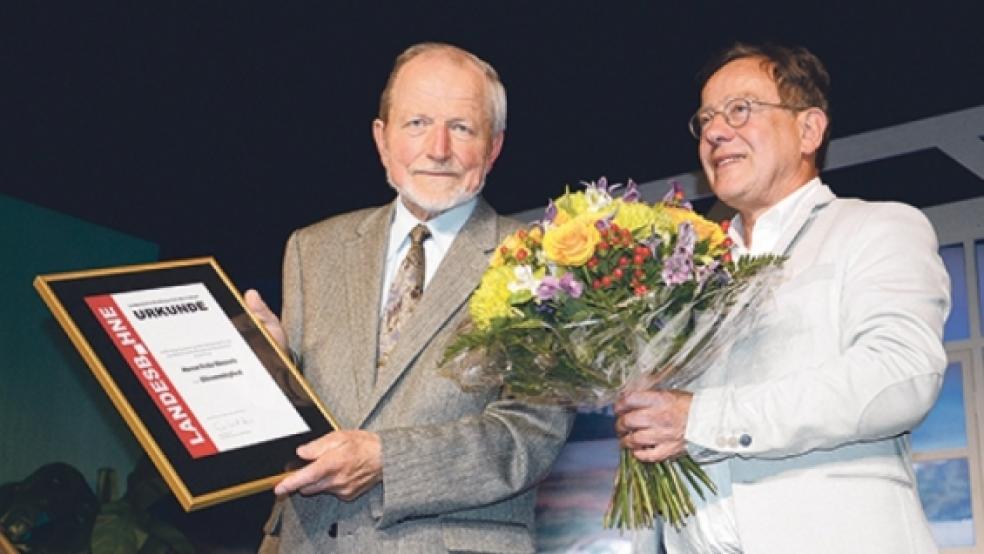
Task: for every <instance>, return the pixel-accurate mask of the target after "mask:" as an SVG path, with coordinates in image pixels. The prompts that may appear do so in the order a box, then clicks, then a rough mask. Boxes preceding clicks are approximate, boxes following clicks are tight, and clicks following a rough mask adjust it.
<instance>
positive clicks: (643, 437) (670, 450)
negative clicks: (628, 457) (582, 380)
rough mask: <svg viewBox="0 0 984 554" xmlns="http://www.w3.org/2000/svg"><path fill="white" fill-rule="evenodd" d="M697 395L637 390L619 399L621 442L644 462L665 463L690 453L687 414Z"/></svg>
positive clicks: (617, 422) (617, 405) (617, 424)
mask: <svg viewBox="0 0 984 554" xmlns="http://www.w3.org/2000/svg"><path fill="white" fill-rule="evenodd" d="M692 398H693V394H691V393H689V392H683V391H664V390H655V391H636V392H630V393H628V394H626V395H624V396H622V397H621V398H619V399H618V401H617V402H615V414H616V415H617V416H618V419H617V420H615V434H616V435H617V436H618V437H619V444H620V445H621V446H622V447H623V448H628V449H629V450H631V451H632V455H633V456H635V457H636V458H637V459H639V460H641V461H643V462H661V461H663V460H669V459H672V458H676V457H678V456H680V455H682V454H685V453H686V447H687V441H686V439H684V435H685V434H686V431H687V417H688V416H689V415H690V401H691V399H692Z"/></svg>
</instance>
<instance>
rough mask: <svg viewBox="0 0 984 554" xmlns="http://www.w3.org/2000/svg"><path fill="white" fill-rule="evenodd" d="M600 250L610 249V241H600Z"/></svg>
mask: <svg viewBox="0 0 984 554" xmlns="http://www.w3.org/2000/svg"><path fill="white" fill-rule="evenodd" d="M598 250H602V251H604V250H608V243H607V242H605V241H601V242H599V243H598Z"/></svg>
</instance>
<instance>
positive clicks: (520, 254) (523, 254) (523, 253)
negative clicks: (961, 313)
mask: <svg viewBox="0 0 984 554" xmlns="http://www.w3.org/2000/svg"><path fill="white" fill-rule="evenodd" d="M526 256H527V254H526V249H525V248H520V249H519V250H517V251H516V259H517V260H519V261H523V260H525V259H526Z"/></svg>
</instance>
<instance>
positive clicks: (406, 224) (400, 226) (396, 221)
mask: <svg viewBox="0 0 984 554" xmlns="http://www.w3.org/2000/svg"><path fill="white" fill-rule="evenodd" d="M394 202H396V209H395V210H394V211H393V224H392V225H391V226H390V236H389V244H388V245H387V248H386V259H387V260H389V259H391V258H392V257H393V256H394V255H396V253H397V252H398V251H399V250H400V248H401V247H402V246H403V244H404V242H405V241H407V240H409V239H408V238H407V237H408V236H409V235H410V231H411V230H413V228H414V227H416V226H417V224H418V223H423V224H424V225H426V226H427V229H428V230H429V231H430V234H431V240H433V244H434V246H436V247H437V249H438V250H439V251H440V252H441V253H442V254H443V253H445V252H447V251H448V248H450V247H451V243H452V242H454V237H455V236H456V235H457V234H458V231H460V230H461V228H462V227H464V225H465V222H466V221H468V218H469V217H470V216H471V214H472V212H473V211H474V210H475V206H476V205H478V197H475V198H472V199H470V200H468V201H466V202H464V203H462V204H458V205H457V206H455V207H453V208H450V209H448V210H445V211H443V212H441V213H440V214H438V215H437V217H434V218H431V219H430V220H429V221H426V222H422V221H420V220H419V219H417V218H416V217H415V216H414V215H413V214H411V213H410V210H408V209H407V207H406V206H405V205H404V204H403V200H402V199H401V198H400V197H399V196H397V197H396V200H395V201H394Z"/></svg>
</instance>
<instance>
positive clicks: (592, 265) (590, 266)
mask: <svg viewBox="0 0 984 554" xmlns="http://www.w3.org/2000/svg"><path fill="white" fill-rule="evenodd" d="M599 263H601V262H599V261H598V258H597V257H592V258H591V259H590V260H588V269H594V268H596V267H598V264H599Z"/></svg>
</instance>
